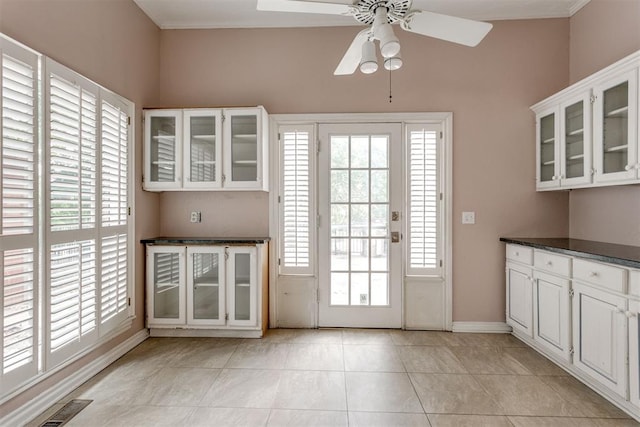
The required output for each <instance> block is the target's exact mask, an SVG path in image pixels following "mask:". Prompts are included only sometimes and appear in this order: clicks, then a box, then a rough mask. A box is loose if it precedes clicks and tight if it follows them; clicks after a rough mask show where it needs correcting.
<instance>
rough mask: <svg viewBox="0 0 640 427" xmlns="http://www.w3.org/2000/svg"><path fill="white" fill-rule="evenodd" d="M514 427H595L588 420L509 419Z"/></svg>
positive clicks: (551, 418) (562, 418) (593, 421)
mask: <svg viewBox="0 0 640 427" xmlns="http://www.w3.org/2000/svg"><path fill="white" fill-rule="evenodd" d="M509 421H511V424H513V425H514V426H515V427H596V426H597V424H596V423H595V420H593V419H589V418H566V417H509Z"/></svg>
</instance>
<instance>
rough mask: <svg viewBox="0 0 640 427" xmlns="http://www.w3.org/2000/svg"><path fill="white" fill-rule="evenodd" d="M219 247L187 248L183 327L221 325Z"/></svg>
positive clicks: (222, 291)
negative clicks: (186, 284) (184, 323)
mask: <svg viewBox="0 0 640 427" xmlns="http://www.w3.org/2000/svg"><path fill="white" fill-rule="evenodd" d="M224 267H225V261H224V248H223V247H206V246H205V247H197V246H194V247H188V248H187V283H188V286H187V323H188V324H192V325H224V324H225V286H224V278H225V268H224Z"/></svg>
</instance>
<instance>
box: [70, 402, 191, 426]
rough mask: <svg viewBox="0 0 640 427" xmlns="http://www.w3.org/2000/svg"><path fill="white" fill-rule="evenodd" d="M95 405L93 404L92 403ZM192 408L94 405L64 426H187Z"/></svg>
mask: <svg viewBox="0 0 640 427" xmlns="http://www.w3.org/2000/svg"><path fill="white" fill-rule="evenodd" d="M94 403H95V402H94ZM193 411H194V408H192V407H180V406H173V407H172V406H134V405H94V404H93V403H92V404H91V405H89V406H87V407H86V408H85V409H84V410H83V411H82V412H80V413H79V414H78V415H76V416H75V417H74V418H72V419H71V421H69V423H67V424H65V426H68V427H100V426H109V427H164V426H167V427H175V426H183V425H187V424H186V422H187V419H188V418H189V416H190V415H191V414H192V413H193Z"/></svg>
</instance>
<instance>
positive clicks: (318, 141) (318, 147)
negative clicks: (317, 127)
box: [316, 139, 320, 153]
mask: <svg viewBox="0 0 640 427" xmlns="http://www.w3.org/2000/svg"><path fill="white" fill-rule="evenodd" d="M319 152H320V140H319V139H318V140H317V141H316V153H319Z"/></svg>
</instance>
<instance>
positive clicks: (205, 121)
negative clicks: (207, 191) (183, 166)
mask: <svg viewBox="0 0 640 427" xmlns="http://www.w3.org/2000/svg"><path fill="white" fill-rule="evenodd" d="M189 129H190V131H191V132H190V133H191V134H190V138H191V141H190V146H191V153H190V156H191V159H190V163H191V170H190V178H189V179H190V180H191V181H192V182H213V181H215V180H216V161H217V159H216V118H215V117H214V116H202V117H191V119H190V120H189Z"/></svg>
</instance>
